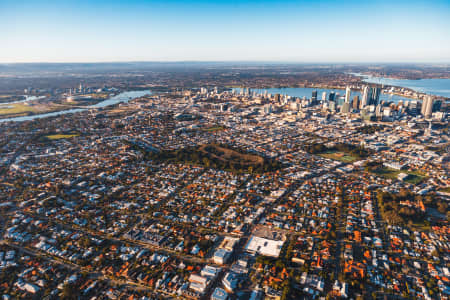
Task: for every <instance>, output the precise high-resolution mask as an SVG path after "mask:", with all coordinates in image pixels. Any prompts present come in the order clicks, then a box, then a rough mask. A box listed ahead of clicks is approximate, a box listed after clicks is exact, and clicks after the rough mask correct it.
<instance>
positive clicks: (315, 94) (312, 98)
mask: <svg viewBox="0 0 450 300" xmlns="http://www.w3.org/2000/svg"><path fill="white" fill-rule="evenodd" d="M316 101H317V91H316V90H314V91H312V95H311V102H313V103H315V102H316Z"/></svg>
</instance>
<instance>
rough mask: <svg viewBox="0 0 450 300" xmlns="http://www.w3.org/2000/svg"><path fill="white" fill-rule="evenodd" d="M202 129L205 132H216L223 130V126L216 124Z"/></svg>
mask: <svg viewBox="0 0 450 300" xmlns="http://www.w3.org/2000/svg"><path fill="white" fill-rule="evenodd" d="M202 130H203V131H206V132H216V131H222V130H225V127H223V126H220V125H217V126H212V127H207V128H203V129H202Z"/></svg>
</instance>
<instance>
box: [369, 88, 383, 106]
mask: <svg viewBox="0 0 450 300" xmlns="http://www.w3.org/2000/svg"><path fill="white" fill-rule="evenodd" d="M380 91H381V89H380V88H379V87H376V86H375V87H373V88H372V97H371V99H370V102H369V104H370V105H377V104H378V101H379V100H380Z"/></svg>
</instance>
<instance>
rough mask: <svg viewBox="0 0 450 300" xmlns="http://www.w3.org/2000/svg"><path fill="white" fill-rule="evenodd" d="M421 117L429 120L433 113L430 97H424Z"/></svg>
mask: <svg viewBox="0 0 450 300" xmlns="http://www.w3.org/2000/svg"><path fill="white" fill-rule="evenodd" d="M421 112H422V115H423V116H424V117H425V118H430V117H431V114H432V113H433V98H431V96H425V99H424V100H423V102H422V109H421Z"/></svg>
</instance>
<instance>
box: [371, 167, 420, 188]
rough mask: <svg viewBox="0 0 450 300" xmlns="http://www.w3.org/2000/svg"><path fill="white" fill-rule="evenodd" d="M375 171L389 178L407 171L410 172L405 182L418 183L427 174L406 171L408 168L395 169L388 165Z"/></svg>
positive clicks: (395, 177)
mask: <svg viewBox="0 0 450 300" xmlns="http://www.w3.org/2000/svg"><path fill="white" fill-rule="evenodd" d="M374 173H375V174H376V175H379V176H383V177H385V178H389V179H397V176H398V174H400V173H406V174H409V177H408V178H407V179H406V180H405V182H408V183H411V184H418V183H420V182H421V181H422V180H423V179H425V178H426V176H425V175H423V174H422V173H420V172H417V171H406V170H401V171H399V170H394V169H390V168H386V167H383V168H379V169H377V171H375V172H374Z"/></svg>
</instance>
